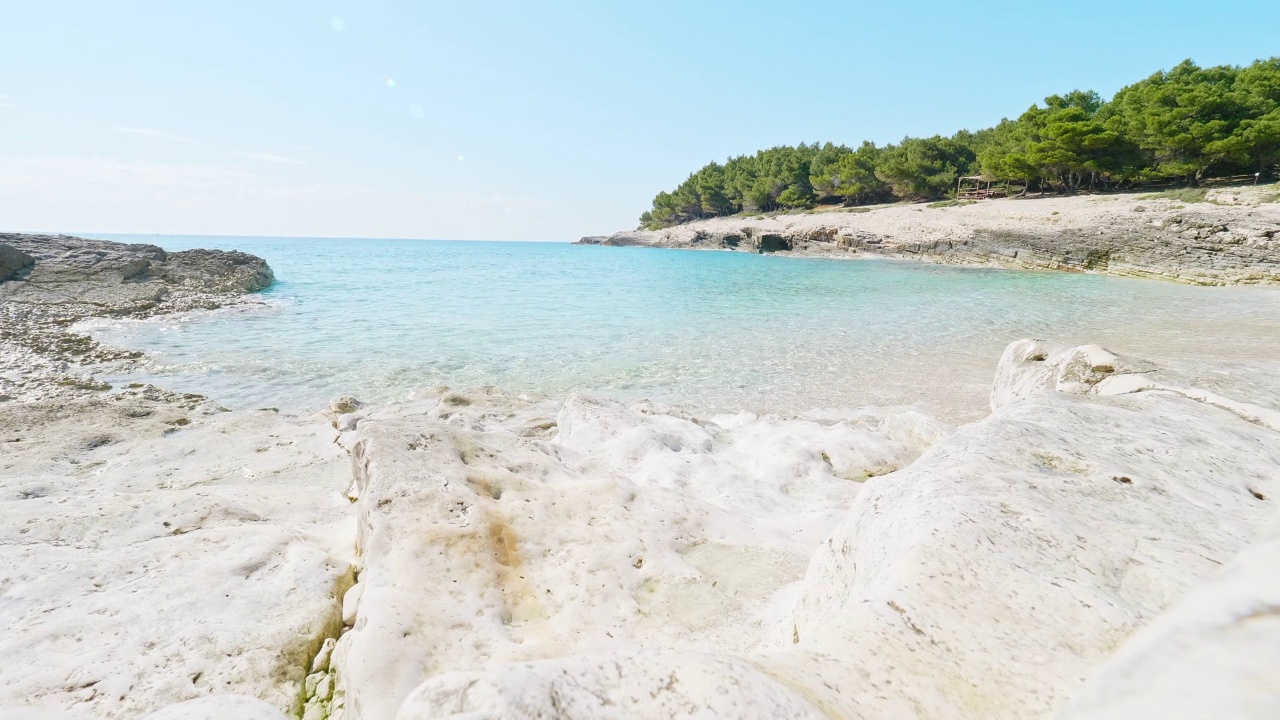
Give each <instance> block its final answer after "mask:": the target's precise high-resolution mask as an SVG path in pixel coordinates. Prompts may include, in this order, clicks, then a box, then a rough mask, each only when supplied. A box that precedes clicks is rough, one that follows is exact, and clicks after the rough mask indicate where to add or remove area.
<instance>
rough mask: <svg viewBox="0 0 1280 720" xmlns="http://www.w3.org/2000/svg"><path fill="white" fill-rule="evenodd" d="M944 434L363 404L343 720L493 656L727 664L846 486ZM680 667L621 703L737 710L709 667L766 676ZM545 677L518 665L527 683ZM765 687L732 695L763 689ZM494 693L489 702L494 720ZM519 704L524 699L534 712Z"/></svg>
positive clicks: (922, 422) (761, 634)
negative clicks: (698, 652)
mask: <svg viewBox="0 0 1280 720" xmlns="http://www.w3.org/2000/svg"><path fill="white" fill-rule="evenodd" d="M548 414H553V415H555V416H556V422H555V424H554V431H555V433H556V434H555V435H554V436H550V437H549V436H548V435H547V432H548V431H545V430H540V429H539V428H545V427H546V425H547V423H546V417H547V415H548ZM947 432H949V429H948V428H946V426H944V425H941V424H940V423H937V422H936V421H930V420H928V419H927V418H924V417H923V416H921V415H919V414H918V413H916V412H915V411H912V410H897V411H859V412H857V413H853V414H851V415H848V414H841V413H836V412H830V413H825V414H816V415H812V416H809V415H804V416H796V417H779V416H754V415H738V416H718V417H715V418H697V417H693V416H688V415H686V414H684V413H681V412H679V411H677V410H675V409H671V408H664V407H661V406H654V405H649V404H643V403H642V404H637V405H633V406H626V405H622V404H620V403H617V402H613V401H606V400H601V399H596V398H587V397H573V398H571V399H569V400H568V401H567V402H566V403H565V404H564V405H563V407H561V408H560V409H559V412H558V413H557V412H556V410H555V409H554V405H552V406H551V407H548V406H547V405H546V404H545V403H542V402H540V401H525V400H520V399H518V398H511V397H507V396H501V395H494V394H484V393H481V394H459V393H453V392H449V391H447V390H443V389H442V390H441V391H440V395H439V396H438V399H437V400H435V404H434V405H428V406H427V407H426V408H425V409H423V408H418V407H414V408H412V409H410V408H400V409H386V408H384V409H375V410H373V411H371V412H370V413H369V416H368V417H367V418H366V419H365V420H364V421H362V422H361V423H360V425H359V427H358V429H357V430H356V433H357V436H358V439H357V440H356V442H355V445H354V448H353V454H352V461H353V465H354V471H355V474H356V477H357V481H358V484H359V486H360V487H359V491H358V497H359V500H358V502H357V507H358V511H359V546H358V547H359V553H360V558H359V561H358V563H359V564H360V566H361V568H362V569H361V571H360V576H359V577H360V583H359V585H358V586H357V588H359V590H358V591H356V590H353V591H352V592H353V593H354V592H359V609H358V613H356V614H355V616H354V619H355V625H354V627H353V628H352V629H351V630H350V631H349V632H347V633H345V634H344V635H343V636H342V638H341V639H340V640H339V642H338V647H337V650H336V651H335V653H334V660H333V663H332V664H331V665H332V666H333V667H335V668H336V669H337V675H338V679H339V680H338V688H337V690H338V694H340V695H341V696H342V697H343V700H344V702H345V708H346V710H345V712H346V717H348V718H354V719H356V720H359V719H372V718H387V717H394V716H395V714H396V712H397V710H398V708H399V707H400V705H401V703H402V702H403V701H404V700H405V698H406V697H408V696H409V694H410V693H411V692H412V691H413V690H414V688H416V687H418V686H419V685H421V684H422V683H423V682H424V681H427V680H428V679H430V678H432V677H433V676H438V675H441V674H444V673H450V672H461V671H468V670H473V669H475V668H480V667H483V666H486V665H487V664H490V663H493V664H495V666H499V665H500V664H501V663H504V662H517V663H519V662H526V661H535V660H539V659H542V658H547V657H558V656H563V655H567V654H572V653H601V652H602V651H603V652H607V651H609V650H611V649H615V648H616V649H617V650H618V651H619V652H622V651H627V652H630V651H631V650H633V649H634V647H635V645H637V644H641V645H645V646H649V647H655V648H660V649H680V650H686V649H687V650H694V649H698V648H702V649H707V648H718V649H721V650H732V651H740V652H746V651H748V650H750V649H751V648H752V647H754V646H755V645H757V644H758V643H759V642H761V641H762V640H764V639H765V637H766V636H767V635H768V634H769V631H770V629H771V628H772V627H773V625H774V624H775V623H776V622H780V621H781V618H782V617H783V615H784V614H785V607H786V602H785V598H786V597H787V593H788V590H787V588H788V586H790V585H792V584H794V583H795V582H797V581H799V580H800V579H801V577H802V576H803V572H804V566H805V563H806V562H807V559H808V557H809V556H810V555H811V554H812V552H813V548H814V546H815V545H817V544H818V543H819V542H821V541H822V539H823V538H824V537H825V535H826V533H827V532H828V531H829V529H830V528H831V527H832V525H833V524H834V523H835V522H837V520H838V519H839V517H840V516H841V515H842V514H843V510H842V508H843V507H844V506H845V505H846V504H847V503H848V501H849V499H851V498H852V497H853V496H854V495H855V494H856V493H857V492H858V489H859V487H860V482H861V481H862V480H865V479H866V478H867V477H868V476H870V475H874V474H876V473H878V472H884V471H886V467H888V468H892V467H897V466H900V465H903V464H906V463H908V462H910V461H911V460H912V459H913V458H914V457H916V455H918V454H919V453H920V452H921V451H923V450H924V448H926V447H927V446H928V445H929V444H930V443H932V442H934V441H936V440H937V439H938V438H939V437H942V436H945V435H946V434H947ZM664 657H667V656H664ZM672 657H675V656H674V655H673V656H672ZM591 662H594V661H591ZM602 662H604V661H602ZM664 662H665V661H664ZM689 662H690V663H693V666H692V669H691V670H690V673H691V674H690V675H689V676H688V677H689V679H688V682H689V683H696V685H689V686H682V687H681V688H679V689H677V690H673V691H672V694H671V695H670V696H669V698H670V701H669V702H668V700H664V701H663V703H667V704H655V705H654V708H656V709H652V710H644V709H643V708H642V705H643V703H641V704H632V705H630V706H631V707H633V708H635V711H636V712H638V713H643V712H653V713H659V714H660V713H661V712H662V711H663V709H670V708H672V707H676V705H673V704H670V703H675V702H676V700H677V699H679V698H685V699H689V698H697V699H698V702H707V703H710V704H711V706H712V707H716V708H718V709H721V710H724V711H725V712H728V711H729V709H730V708H733V707H739V709H740V706H735V705H734V704H733V703H734V702H736V701H734V700H733V699H732V698H722V699H719V700H717V699H715V698H716V697H717V693H719V692H720V690H723V689H725V688H728V687H730V686H729V685H724V684H723V683H720V684H717V683H718V682H719V681H717V680H715V679H714V678H713V677H712V676H713V675H714V674H715V673H719V672H722V671H723V672H726V673H730V674H729V676H727V677H729V678H730V680H729V681H730V682H732V678H739V679H742V678H746V677H756V678H760V679H761V680H764V681H767V678H764V676H761V675H760V674H759V673H758V672H755V671H750V672H748V668H747V667H746V666H744V665H743V664H742V663H739V662H737V661H730V660H728V659H707V660H696V661H695V660H689ZM583 663H584V664H582V665H581V666H579V665H569V666H567V667H571V668H574V669H573V670H572V671H573V672H578V670H579V669H581V671H582V672H583V673H587V672H593V673H595V672H600V673H605V674H603V675H599V676H598V677H597V679H593V680H590V682H591V683H596V685H598V686H599V687H601V688H606V687H608V686H610V684H611V683H614V682H615V681H617V682H623V683H624V686H625V687H629V688H631V687H634V688H637V689H639V688H648V689H655V690H656V688H657V686H658V685H663V684H667V683H668V682H670V677H669V673H666V674H661V675H660V674H658V673H659V670H660V669H661V667H662V665H661V664H654V663H649V664H646V665H643V666H641V667H637V668H636V669H635V671H634V674H633V673H632V671H630V670H628V671H627V672H626V673H625V675H624V676H618V675H617V674H616V673H615V674H613V675H610V674H609V673H610V672H612V671H610V670H609V666H608V663H607V662H606V663H605V664H600V665H590V667H588V665H589V662H588V661H583ZM503 667H505V666H503ZM555 667H556V666H554V665H551V664H545V663H544V664H537V665H536V667H535V666H530V669H529V670H527V671H525V670H520V671H519V672H521V673H524V677H527V678H529V680H528V682H530V683H532V682H533V678H534V676H535V675H536V674H537V673H539V672H542V670H541V669H547V672H558V671H555ZM539 668H541V669H539ZM590 668H595V669H590ZM699 668H701V669H699ZM502 672H506V671H505V670H504V671H502ZM512 672H516V671H514V670H513V671H512ZM495 677H496V676H495ZM513 677H514V676H513ZM584 678H585V676H584ZM698 678H701V679H698ZM493 682H498V680H493ZM583 682H584V683H587V682H588V681H587V680H586V679H584V681H583ZM584 687H587V685H584ZM770 687H771V688H773V689H771V690H766V689H750V690H748V689H745V688H744V689H742V692H741V693H740V695H741V696H742V697H757V695H753V693H757V692H758V693H760V695H758V697H764V696H765V695H768V696H770V697H773V696H774V695H777V694H779V693H781V692H782V691H781V690H780V689H778V688H777V687H776V685H770ZM509 689H510V688H508V687H507V686H505V685H504V686H503V688H502V689H495V690H493V698H495V699H494V702H496V703H498V704H497V705H494V707H504V706H503V705H502V703H505V702H507V701H508V700H507V699H503V698H508V695H507V693H508V691H509ZM602 691H603V690H602ZM713 691H714V692H713ZM529 692H532V693H534V694H536V695H537V698H535V699H533V700H530V702H531V703H533V705H529V706H528V707H535V706H540V705H539V704H540V703H545V702H546V698H547V697H548V696H547V694H546V692H544V691H543V690H538V689H536V688H534V687H532V685H531V686H530V689H529ZM557 692H558V691H557ZM608 692H609V693H615V692H619V691H618V690H616V689H613V690H608ZM646 692H647V690H646ZM446 694H447V693H446ZM337 696H338V695H335V697H337ZM646 697H647V696H646ZM508 699H509V698H508ZM584 700H585V696H584ZM424 702H427V703H428V704H427V706H428V707H430V703H431V702H435V701H434V700H432V701H424ZM441 702H445V701H444V700H441ZM512 702H517V701H515V700H512ZM519 702H524V701H523V700H520V701H519ZM575 702H576V701H575ZM761 702H762V703H763V700H762V701H761ZM771 702H773V701H771ZM762 706H763V707H769V708H791V709H792V710H794V709H795V708H807V706H806V705H805V704H804V703H803V702H800V701H796V700H793V699H786V698H782V699H777V700H776V702H773V704H768V703H764V704H763V705H762ZM486 707H488V706H486ZM512 707H525V706H524V705H519V703H518V702H517V704H516V705H513V706H512ZM583 707H585V706H583ZM406 712H408V711H406ZM414 712H415V713H417V712H420V711H419V710H415V711H414ZM421 712H425V711H421ZM432 712H434V711H432ZM513 712H514V710H513ZM729 715H732V713H729ZM411 716H412V717H417V715H411ZM643 716H649V715H643ZM653 716H654V717H656V716H658V715H653ZM783 716H788V717H789V716H796V717H804V716H805V715H803V714H800V715H795V714H794V713H793V714H791V715H783ZM586 717H594V716H593V715H586Z"/></svg>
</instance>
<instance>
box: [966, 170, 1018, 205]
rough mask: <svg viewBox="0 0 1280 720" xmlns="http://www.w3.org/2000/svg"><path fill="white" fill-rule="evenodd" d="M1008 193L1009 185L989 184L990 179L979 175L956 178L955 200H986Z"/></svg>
mask: <svg viewBox="0 0 1280 720" xmlns="http://www.w3.org/2000/svg"><path fill="white" fill-rule="evenodd" d="M1008 195H1009V185H1008V184H1007V183H1006V184H1004V185H995V186H993V185H992V184H991V181H990V180H988V179H987V178H984V177H982V176H981V175H966V176H965V177H962V178H960V179H958V180H956V199H957V200H986V199H988V198H1002V197H1007V196H1008Z"/></svg>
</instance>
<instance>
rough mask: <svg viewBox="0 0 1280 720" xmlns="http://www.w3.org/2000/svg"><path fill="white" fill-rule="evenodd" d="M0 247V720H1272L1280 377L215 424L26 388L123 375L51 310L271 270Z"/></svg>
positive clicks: (348, 402)
mask: <svg viewBox="0 0 1280 720" xmlns="http://www.w3.org/2000/svg"><path fill="white" fill-rule="evenodd" d="M961 209H964V208H961ZM5 238H6V242H5V244H6V245H7V246H9V247H11V248H14V249H15V252H18V251H20V252H21V253H22V254H23V255H24V256H26V257H30V258H31V260H32V262H31V263H30V264H23V265H22V267H20V268H19V269H18V270H17V272H16V274H13V275H11V278H10V279H9V280H5V281H4V282H0V308H3V309H4V310H3V312H4V313H5V314H6V315H5V317H6V318H17V319H18V320H19V321H20V322H21V323H25V324H21V325H10V324H6V325H5V326H4V327H3V330H4V331H5V332H6V333H8V334H7V335H5V336H4V337H3V338H0V339H2V340H3V341H4V342H5V343H8V344H5V345H0V350H3V351H4V352H5V353H7V354H6V355H3V356H0V357H5V358H8V362H10V363H11V367H12V366H15V364H16V365H17V366H21V367H22V368H23V369H24V370H25V371H26V372H27V374H26V375H14V374H12V373H10V374H8V375H4V374H0V378H7V382H9V383H10V385H8V386H5V387H7V388H13V389H14V390H15V391H17V392H20V393H22V392H27V388H28V387H35V388H36V389H37V391H38V392H29V393H28V394H27V395H26V396H25V397H23V398H22V400H26V401H25V402H24V401H12V400H11V401H7V402H5V403H4V404H3V405H0V409H2V410H3V412H0V566H2V567H4V568H5V569H6V572H5V573H4V574H3V575H0V624H3V625H4V627H5V628H6V633H5V634H4V635H3V636H2V637H0V668H3V669H0V714H3V716H4V717H6V718H7V717H17V718H29V719H34V718H49V719H50V720H52V718H55V717H56V718H63V720H68V719H70V718H81V720H84V719H85V718H98V719H99V720H115V719H117V718H121V719H124V718H130V719H133V718H141V719H144V720H180V719H189V720H200V719H202V718H212V717H245V718H260V719H261V720H277V719H278V718H280V717H281V715H280V713H287V714H288V715H290V716H292V717H301V718H303V720H324V719H325V718H329V719H330V720H337V719H343V720H383V719H384V718H400V719H401V720H426V719H427V718H457V719H458V720H462V719H463V718H465V719H466V720H481V719H482V718H483V719H492V720H497V719H498V718H535V717H556V718H566V719H571V718H583V719H586V718H620V717H634V718H655V719H656V718H666V717H743V718H753V717H758V718H805V719H809V718H835V717H839V718H877V719H879V718H898V717H901V718H940V719H941V718H984V719H986V718H997V719H998V718H1032V717H1048V716H1051V715H1053V714H1054V713H1055V712H1056V713H1057V715H1056V717H1059V718H1062V720H1076V719H1081V720H1085V719H1087V720H1095V719H1097V720H1103V719H1109V718H1128V717H1173V718H1181V717H1186V718H1192V717H1203V716H1205V715H1208V714H1221V715H1224V716H1228V715H1230V716H1232V717H1246V718H1254V717H1257V718H1262V717H1272V716H1274V715H1275V714H1276V713H1277V711H1280V702H1278V700H1277V696H1278V693H1277V692H1276V690H1275V688H1276V687H1278V685H1277V678H1280V655H1278V654H1277V652H1276V648H1277V647H1280V619H1278V618H1280V584H1278V578H1280V573H1277V571H1276V569H1275V568H1276V567H1277V563H1278V562H1280V539H1278V538H1280V534H1278V533H1280V523H1278V522H1277V520H1278V519H1280V517H1278V514H1277V510H1276V504H1275V503H1276V498H1277V497H1280V475H1277V473H1276V468H1277V467H1280V366H1264V365H1257V366H1238V367H1233V368H1215V369H1213V371H1212V372H1203V373H1200V374H1197V375H1194V376H1189V375H1184V374H1180V373H1178V372H1174V371H1172V370H1170V369H1168V368H1163V367H1158V366H1156V365H1155V364H1153V363H1150V362H1146V361H1144V360H1141V359H1136V358H1129V357H1125V356H1121V355H1116V354H1114V353H1111V352H1108V351H1107V350H1105V349H1104V348H1101V347H1098V346H1080V347H1069V346H1060V345H1054V344H1051V343H1045V342H1041V341H1036V340H1023V341H1018V342H1016V343H1013V344H1012V345H1010V346H1009V348H1008V349H1007V350H1006V352H1005V353H1004V356H1003V357H1002V359H1001V361H1000V364H999V367H998V369H997V373H996V381H995V383H994V385H993V388H992V393H991V405H992V414H991V415H990V416H989V417H988V418H986V419H984V420H982V421H980V422H977V423H973V424H970V425H966V426H963V427H961V428H958V429H955V430H953V429H952V428H949V427H947V426H945V425H943V424H941V423H938V422H937V421H934V420H931V419H930V418H928V417H926V416H924V415H922V414H920V413H919V412H918V411H917V410H915V409H913V408H887V409H862V410H824V411H813V412H808V413H800V414H780V415H765V416H757V415H751V414H739V415H720V416H714V417H700V416H696V415H692V414H690V413H688V412H685V411H683V410H681V409H679V408H675V407H668V406H663V405H657V404H652V403H637V404H633V405H623V404H621V403H617V402H613V401H610V400H605V399H599V398H591V397H584V396H573V397H570V398H568V399H566V400H564V401H562V402H559V401H553V400H549V399H545V398H538V397H527V396H512V395H509V394H504V393H502V392H499V391H496V390H493V389H485V388H481V389H476V390H469V391H464V392H458V391H451V390H449V389H447V388H437V389H433V390H431V391H428V392H426V393H424V394H422V395H421V396H420V398H419V399H418V400H415V401H413V402H410V403H405V404H401V405H394V406H382V407H377V406H366V405H364V404H362V403H360V402H359V401H358V400H356V399H355V398H352V397H349V396H340V397H336V398H334V400H333V401H332V402H331V403H330V406H329V408H328V410H327V413H326V414H325V415H324V416H323V417H321V416H313V417H282V416H280V415H279V414H278V413H276V412H274V411H272V410H261V411H252V412H234V413H233V412H225V411H221V410H220V409H219V408H217V407H216V406H215V405H213V404H212V403H209V402H207V401H206V400H204V399H203V398H201V397H199V396H182V395H175V394H173V393H166V392H164V391H162V390H158V389H156V388H152V387H147V386H143V387H136V388H134V387H131V388H128V389H125V390H124V391H123V392H117V393H113V394H110V395H104V394H102V393H101V392H99V391H96V390H95V389H94V387H92V386H88V387H80V388H73V390H74V391H73V390H68V391H66V392H65V393H63V394H59V393H52V394H50V393H48V392H47V386H48V385H49V383H50V382H51V378H52V379H57V378H60V377H72V376H70V371H69V370H68V369H67V368H66V367H65V366H63V365H61V363H64V362H65V360H64V359H63V358H72V357H75V358H81V359H83V358H85V357H107V358H109V357H110V354H111V352H112V351H110V350H109V349H103V348H96V347H93V346H85V345H83V344H81V342H80V341H79V340H76V339H75V336H74V335H71V334H69V333H66V332H65V329H64V328H65V324H66V322H68V321H69V320H70V319H75V318H77V317H83V316H85V315H91V314H101V313H117V312H118V313H138V314H147V313H154V312H166V311H170V310H175V309H185V308H192V307H205V306H209V307H218V306H220V305H221V304H225V303H234V302H239V300H238V299H237V298H238V297H239V294H240V293H241V292H243V291H244V290H245V289H251V288H255V287H260V286H261V285H262V284H263V283H264V282H268V281H269V277H270V275H269V269H266V267H265V264H261V262H260V261H256V259H252V258H249V256H244V257H239V256H232V257H229V256H228V254H217V253H208V254H206V253H203V252H193V254H179V253H173V254H167V253H164V252H163V251H161V250H159V249H158V248H154V247H151V246H140V247H127V246H126V247H124V248H123V249H122V248H121V247H114V246H115V245H116V244H110V243H109V244H107V245H106V246H98V245H95V244H94V242H93V241H76V240H74V239H67V238H58V239H54V240H38V239H30V238H28V239H26V240H24V239H22V238H17V239H14V237H13V236H5ZM783 240H785V238H783V239H782V240H778V241H777V242H783ZM14 243H16V244H14ZM796 247H797V248H798V249H799V250H801V251H803V248H802V247H799V246H796ZM179 255H183V257H178V256H179ZM7 257H11V258H12V257H14V255H12V254H10V255H9V256H7ZM21 262H22V263H25V261H21ZM18 264H19V263H15V262H10V263H9V265H10V266H17V265H18ZM33 278H34V279H35V280H34V283H33V281H32V279H33ZM15 328H17V329H16V330H15ZM25 329H33V331H34V334H33V335H32V337H35V338H37V340H31V339H30V338H23V337H21V335H22V333H23V332H25V331H26V330H25ZM15 337H17V338H18V339H15ZM41 338H42V339H41ZM23 343H25V344H23ZM77 351H80V352H78V353H77ZM59 353H62V354H59ZM38 362H47V363H49V366H48V367H51V368H53V370H51V371H49V372H45V369H44V367H45V366H40V365H38V364H33V363H38ZM32 367H34V368H35V369H34V371H33V370H31V368H32ZM50 373H52V374H50ZM58 373H62V375H59V374H58ZM31 378H35V379H34V380H32V379H31ZM81 381H83V382H86V383H91V382H92V379H91V378H83V376H81V380H78V381H77V382H81ZM41 388H45V389H44V390H41ZM0 389H2V388H0ZM40 392H44V393H45V394H43V395H41V394H39V393H40Z"/></svg>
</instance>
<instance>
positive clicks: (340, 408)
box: [329, 395, 361, 415]
mask: <svg viewBox="0 0 1280 720" xmlns="http://www.w3.org/2000/svg"><path fill="white" fill-rule="evenodd" d="M360 404H361V403H360V401H359V400H357V399H355V398H353V397H351V396H350V395H339V396H338V397H335V398H333V399H331V400H330V401H329V412H330V413H332V414H334V415H347V414H350V413H353V412H355V411H356V410H358V409H360Z"/></svg>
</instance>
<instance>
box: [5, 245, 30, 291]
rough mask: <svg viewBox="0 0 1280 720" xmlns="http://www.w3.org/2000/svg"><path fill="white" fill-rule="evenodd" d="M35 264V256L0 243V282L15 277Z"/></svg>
mask: <svg viewBox="0 0 1280 720" xmlns="http://www.w3.org/2000/svg"><path fill="white" fill-rule="evenodd" d="M35 264H36V261H35V258H33V257H31V256H30V255H28V254H26V253H24V252H22V251H21V250H19V249H17V248H15V247H13V246H12V245H6V244H4V243H0V282H4V281H5V280H10V279H12V278H14V277H17V276H18V275H19V274H20V273H22V272H23V271H25V270H28V269H30V268H31V267H32V266H34V265H35Z"/></svg>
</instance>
